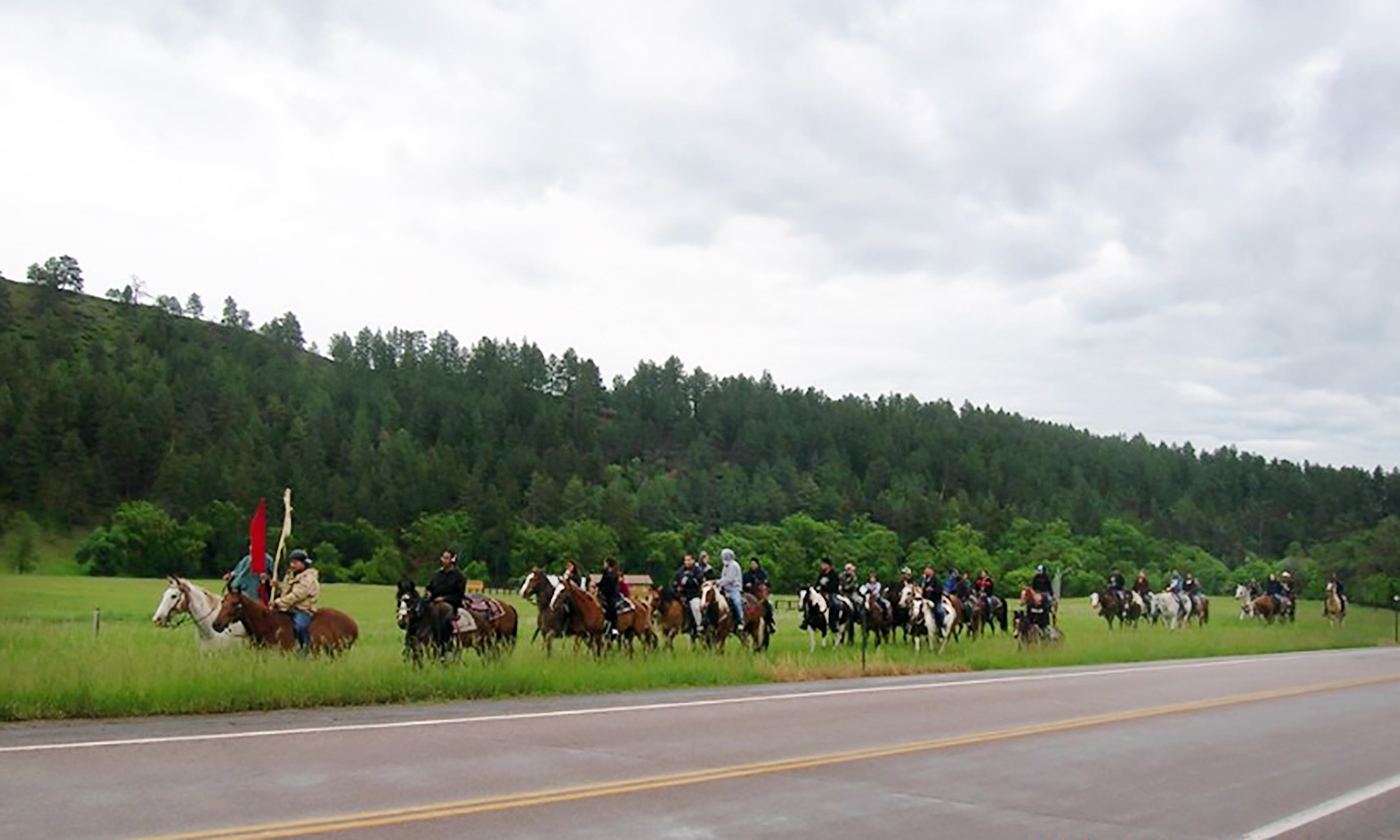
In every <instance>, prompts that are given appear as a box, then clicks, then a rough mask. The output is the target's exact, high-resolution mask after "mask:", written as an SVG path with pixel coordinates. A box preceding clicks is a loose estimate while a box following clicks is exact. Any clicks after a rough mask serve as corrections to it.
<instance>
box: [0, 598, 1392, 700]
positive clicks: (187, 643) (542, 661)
mask: <svg viewBox="0 0 1400 840" xmlns="http://www.w3.org/2000/svg"><path fill="white" fill-rule="evenodd" d="M201 583H202V584H203V585H204V586H206V587H207V588H210V589H216V586H215V583H214V582H212V581H202V582H201ZM164 588H165V582H164V581H159V580H145V579H139V580H138V579H123V578H88V577H74V576H67V575H55V576H48V575H26V576H11V575H6V576H3V577H0V720H12V721H13V720H31V719H54V718H78V717H119V716H130V715H148V714H195V713H210V712H235V711H247V710H272V709H283V708H295V707H315V706H343V705H360V704H375V703H410V702H433V701H443V700H458V699H468V698H491V697H512V696H527V695H548V694H581V693H606V692H625V691H636V690H643V689H654V688H674V687H684V686H715V685H730V684H739V683H758V682H770V681H792V680H805V679H822V678H829V677H852V676H859V675H861V674H868V675H889V674H912V673H921V672H935V671H968V670H992V669H1004V668H1020V667H1039V666H1051V665H1082V664H1098V663H1107V662H1130V661H1145V660H1156V659H1173V658H1186V657H1200V656H1227V655H1248V654H1262V653H1275V652H1282V651H1291V650H1309V649H1321V648H1336V647H1357V646H1372V645H1382V644H1391V643H1392V638H1393V637H1392V633H1393V624H1392V621H1393V615H1392V613H1390V612H1389V611H1382V610H1374V609H1367V608H1362V607H1353V609H1352V611H1351V615H1350V616H1349V617H1348V619H1347V621H1346V624H1345V625H1344V626H1342V627H1336V628H1334V627H1329V626H1328V625H1327V623H1326V622H1325V621H1324V620H1323V619H1322V617H1321V615H1320V611H1321V608H1320V605H1318V604H1316V603H1309V602H1305V603H1303V604H1301V605H1300V606H1299V609H1298V615H1299V619H1298V622H1297V623H1296V624H1293V625H1281V626H1267V625H1264V624H1261V623H1258V622H1256V621H1253V620H1250V621H1240V620H1239V619H1238V617H1237V616H1238V608H1237V606H1236V605H1235V604H1234V602H1232V601H1230V600H1229V599H1228V598H1224V597H1217V598H1214V599H1213V600H1212V613H1213V620H1212V622H1211V623H1210V624H1209V625H1208V626H1206V627H1205V628H1196V627H1190V628H1185V629H1181V630H1178V631H1175V632H1169V631H1167V630H1165V629H1163V628H1161V627H1150V626H1143V627H1140V628H1137V629H1135V630H1134V629H1127V630H1113V631H1109V630H1108V629H1107V628H1106V627H1105V625H1104V623H1103V621H1102V620H1100V619H1099V618H1098V617H1096V616H1094V615H1093V614H1092V613H1091V612H1090V611H1089V607H1088V604H1087V603H1085V602H1084V600H1083V599H1080V600H1078V601H1076V602H1072V603H1067V604H1065V605H1064V607H1063V609H1062V611H1061V617H1060V624H1061V627H1062V629H1063V630H1064V633H1065V639H1064V641H1063V643H1061V644H1060V645H1058V646H1056V647H1054V648H1048V649H1044V650H1034V651H1020V650H1018V649H1017V647H1016V644H1015V642H1014V641H1013V640H1011V639H1010V638H1008V637H1006V636H991V637H987V638H983V639H980V640H978V641H976V642H971V641H968V640H966V639H964V640H963V641H962V642H959V643H953V644H950V645H949V647H948V649H947V650H946V651H945V652H943V653H942V654H936V653H930V652H929V651H928V650H927V649H925V650H924V651H923V652H922V653H919V654H915V653H914V651H913V650H912V649H911V648H909V647H907V646H905V645H902V644H895V645H891V646H885V647H881V648H878V649H876V648H874V647H871V648H869V649H867V650H866V651H865V655H864V661H862V652H861V649H860V648H861V646H860V641H859V637H857V643H856V645H855V646H854V647H848V648H842V649H840V650H831V649H823V648H821V647H818V648H817V650H816V651H815V652H809V651H808V649H807V648H808V643H807V637H806V634H805V633H800V632H799V631H798V630H797V615H796V613H794V612H791V611H788V610H780V611H779V613H778V625H779V632H778V635H777V636H775V637H774V639H773V645H772V648H771V649H770V650H769V651H767V652H765V653H762V654H753V653H751V652H749V651H747V650H745V649H743V648H742V647H741V646H737V645H733V644H731V645H729V646H728V648H727V649H726V652H725V653H724V654H722V655H720V654H715V653H713V652H710V651H704V650H694V651H692V650H689V649H687V648H686V646H685V644H684V642H680V643H678V644H677V649H676V650H675V651H674V652H668V651H659V652H656V653H653V654H650V655H640V654H639V655H637V656H635V657H633V658H630V659H629V658H628V657H626V656H625V655H621V654H616V653H614V654H609V655H608V656H606V657H604V658H603V659H601V660H599V659H595V658H594V657H592V656H590V655H588V654H586V653H583V652H578V651H575V650H574V648H573V645H572V643H568V642H566V643H564V644H562V645H559V644H556V647H555V653H554V655H553V656H552V657H546V656H545V654H544V651H543V650H542V649H541V647H540V646H539V645H537V644H531V642H530V635H531V633H532V632H533V630H534V623H535V609H534V607H533V606H531V605H528V604H524V603H522V602H520V601H519V599H516V598H514V597H513V596H510V597H509V600H511V601H513V602H514V603H515V604H516V606H517V608H519V609H520V610H521V618H522V621H521V637H520V642H519V644H518V645H517V647H516V649H515V650H514V651H513V652H512V653H509V654H507V655H506V656H504V657H503V658H501V659H499V660H497V661H489V662H487V661H482V660H481V659H479V658H478V657H477V656H476V654H474V653H470V652H469V653H466V654H464V655H463V657H462V659H461V660H460V661H459V662H455V663H451V664H448V665H446V666H443V665H437V664H432V665H428V666H426V667H423V668H415V667H413V666H411V665H409V664H406V663H405V662H404V660H403V657H402V649H403V633H402V631H400V630H399V629H398V628H397V627H396V626H395V625H394V592H393V589H392V587H383V586H361V585H351V584H330V585H327V586H325V587H324V592H323V596H322V603H323V604H324V605H325V606H331V607H336V608H338V609H342V610H344V611H345V612H348V613H349V614H351V615H352V616H354V617H355V619H356V620H357V621H358V622H359V624H360V633H361V635H360V640H359V643H358V644H357V645H356V646H355V648H354V649H353V650H351V651H350V652H349V653H348V654H347V655H345V656H343V657H341V658H339V659H335V660H330V659H305V658H303V657H300V656H295V655H291V656H288V655H282V654H277V653H268V652H260V651H254V650H251V649H246V648H243V649H233V650H226V651H218V652H206V651H203V650H201V648H200V647H199V645H198V643H197V640H196V636H195V631H194V629H193V627H192V626H190V625H185V626H179V627H174V628H165V629H162V628H157V627H155V626H153V625H152V624H151V621H150V619H151V614H152V612H153V611H154V610H155V607H156V604H157V602H158V601H159V600H160V596H161V593H162V592H163V591H164ZM95 609H97V610H100V616H101V620H100V627H98V628H96V629H95V628H94V621H93V612H94V610H95Z"/></svg>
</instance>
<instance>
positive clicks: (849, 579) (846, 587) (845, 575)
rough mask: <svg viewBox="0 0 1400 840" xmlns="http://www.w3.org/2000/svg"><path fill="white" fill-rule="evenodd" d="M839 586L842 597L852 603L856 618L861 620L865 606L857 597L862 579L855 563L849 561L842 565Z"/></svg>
mask: <svg viewBox="0 0 1400 840" xmlns="http://www.w3.org/2000/svg"><path fill="white" fill-rule="evenodd" d="M837 588H838V591H839V592H840V594H841V597H842V598H845V599H846V600H847V601H848V602H849V603H850V605H851V609H853V610H854V611H855V615H856V620H857V621H859V620H860V618H861V613H862V612H863V611H864V607H863V605H862V604H861V601H860V599H859V598H857V597H856V591H857V590H858V589H860V580H859V579H858V578H857V577H856V564H855V563H847V564H846V565H845V566H842V567H841V579H840V583H839V584H838V585H837Z"/></svg>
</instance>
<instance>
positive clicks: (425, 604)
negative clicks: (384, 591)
mask: <svg viewBox="0 0 1400 840" xmlns="http://www.w3.org/2000/svg"><path fill="white" fill-rule="evenodd" d="M396 601H397V604H398V612H397V615H396V621H397V623H398V625H399V629H401V630H403V631H404V636H403V655H404V659H407V660H409V661H410V662H412V663H413V664H415V665H420V666H421V665H422V664H423V653H424V651H426V650H429V649H431V650H433V651H434V652H435V653H436V654H437V658H438V661H439V662H443V663H445V662H447V659H448V656H449V655H451V653H452V650H453V648H454V647H455V641H456V640H455V638H454V634H453V632H452V606H451V605H450V604H446V603H443V602H441V601H436V602H435V601H425V600H423V599H422V598H421V597H419V595H418V587H417V586H415V585H414V584H413V581H411V580H401V581H399V587H398V592H397V593H396Z"/></svg>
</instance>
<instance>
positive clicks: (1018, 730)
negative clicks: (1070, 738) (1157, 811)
mask: <svg viewBox="0 0 1400 840" xmlns="http://www.w3.org/2000/svg"><path fill="white" fill-rule="evenodd" d="M1397 681H1400V674H1386V675H1383V676H1379V677H1362V678H1359V679H1350V680H1337V681H1334V682H1326V683H1316V684H1313V685H1305V686H1296V687H1293V688H1280V689H1273V690H1270V691H1259V692H1254V693H1252V694H1238V695H1234V696H1231V697H1219V698H1215V699H1211V700H1192V701H1189V702H1185V703H1173V704H1170V705H1166V706H1153V707H1149V708H1145V709H1133V710H1129V711H1124V712H1108V713H1105V714H1099V715H1088V716H1086V717H1078V718H1069V719H1067V720H1060V721H1052V722H1050V723H1038V724H1031V725H1028V726H1015V727H1011V728H1008V729H997V730H992V731H989V732H977V733H972V734H969V735H957V736H953V737H948V738H936V739H933V740H927V741H914V742H911V743H906V744H896V745H893V746H886V747H871V748H866V749H859V750H848V751H844V752H835V753H826V754H823V755H813V756H804V757H799V758H790V759H779V760H776V761H761V762H754V763H751V764H735V765H730V766H727V767H715V768H711V769H708V770H693V771H688V772H684V773H672V774H666V775H659V776H647V777H642V778H636V779H624V780H622V781H617V782H602V783H598V784H590V785H579V786H575V787H566V788H555V789H553V790H541V791H529V792H525V793H512V794H505V795H502V796H492V797H486V798H480V799H464V800H459V801H454V802H439V803H435V804H431V805H419V806H413V807H407V808H393V809H387V810H381V811H368V812H364V813H359V814H346V815H342V816H337V817H319V818H314V819H303V820H290V821H286V822H275V823H266V824H263V825H256V826H240V827H234V828H219V829H208V830H203V831H190V832H181V833H177V834H165V835H160V836H158V837H148V838H145V840H277V838H285V837H301V836H305V835H309V834H329V833H332V832H341V831H356V830H361V829H370V828H379V827H383V826H388V825H401V824H405V823H414V822H424V821H428V820H440V819H446V818H448V817H462V816H467V815H470V814H481V813H487V812H492V811H506V810H512V809H517V808H532V807H536V806H540V805H553V804H557V803H561V802H573V801H577V800H581V799H596V798H600V797H605V796H620V795H622V794H628V793H640V792H643V791H650V790H659V789H663V788H674V787H681V786H684V785H697V784H704V783H707V782H718V781H725V780H729V779H741V778H745V777H749V776H760V775H770V774H774V773H785V772H791V771H794V770H807V769H811V768H814V767H826V766H829V765H833V764H845V763H849V762H855V761H868V760H870V759H875V758H889V757H892V756H899V755H908V754H911V753H920V752H931V751H934V750H944V749H950V748H952V747H962V746H970V745H974V744H987V743H991V742H994V741H1005V740H1009V739H1012V738H1025V737H1029V736H1032V735H1045V734H1050V733H1059V732H1066V731H1070V730H1074V729H1084V728H1086V727H1091V726H1102V725H1104V724H1109V723H1124V722H1128V721H1136V720H1143V719H1145V718H1153V717H1161V716H1164V715H1175V714H1183V713H1187V712H1199V711H1205V710H1208V709H1218V708H1222V707H1226V706H1237V705H1241V704H1246V703H1259V702H1263V701H1266V700H1278V699H1283V698H1288V697H1299V696H1302V695H1307V694H1317V693H1321V692H1326V691H1340V690H1344V689H1351V688H1363V687H1366V686H1374V685H1382V684H1385V683H1393V682H1397Z"/></svg>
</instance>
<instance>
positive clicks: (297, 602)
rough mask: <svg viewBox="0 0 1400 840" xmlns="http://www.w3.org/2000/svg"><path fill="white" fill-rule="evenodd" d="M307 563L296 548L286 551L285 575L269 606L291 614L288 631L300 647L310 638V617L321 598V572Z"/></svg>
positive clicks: (303, 647) (304, 553)
mask: <svg viewBox="0 0 1400 840" xmlns="http://www.w3.org/2000/svg"><path fill="white" fill-rule="evenodd" d="M311 563H312V561H311V558H310V557H308V556H307V554H306V552H305V551H302V550H301V549H299V548H298V549H296V550H294V551H293V552H292V553H291V554H289V555H287V567H288V568H287V576H286V578H284V579H283V580H282V582H281V583H279V584H278V585H277V589H276V591H277V592H278V593H280V594H278V595H277V597H275V598H273V599H272V607H273V609H275V610H279V611H281V612H285V613H288V614H290V615H291V617H292V632H293V633H295V634H296V637H297V644H298V645H299V646H300V647H301V649H302V650H305V649H306V645H307V642H309V641H310V640H311V617H312V616H313V615H314V614H315V613H316V608H317V607H318V606H319V604H320V601H321V576H320V575H319V574H318V573H317V572H316V569H314V568H312V565H311Z"/></svg>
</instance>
